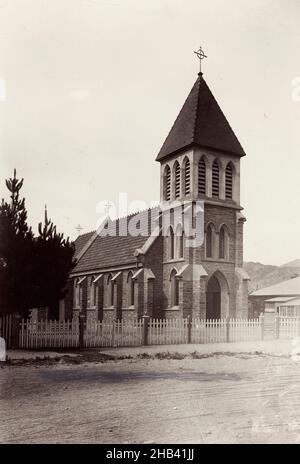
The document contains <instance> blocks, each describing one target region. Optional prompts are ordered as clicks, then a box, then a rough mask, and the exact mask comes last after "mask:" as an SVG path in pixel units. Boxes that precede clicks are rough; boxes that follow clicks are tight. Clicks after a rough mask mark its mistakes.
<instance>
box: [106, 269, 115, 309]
mask: <svg viewBox="0 0 300 464" xmlns="http://www.w3.org/2000/svg"><path fill="white" fill-rule="evenodd" d="M107 303H108V306H113V305H114V281H113V280H112V275H111V274H109V276H108V278H107Z"/></svg>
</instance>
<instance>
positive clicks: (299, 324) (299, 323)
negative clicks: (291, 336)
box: [297, 317, 300, 337]
mask: <svg viewBox="0 0 300 464" xmlns="http://www.w3.org/2000/svg"><path fill="white" fill-rule="evenodd" d="M297 322H298V337H300V317H298V318H297Z"/></svg>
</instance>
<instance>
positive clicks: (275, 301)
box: [249, 277, 300, 318]
mask: <svg viewBox="0 0 300 464" xmlns="http://www.w3.org/2000/svg"><path fill="white" fill-rule="evenodd" d="M299 298H300V277H294V278H293V279H288V280H284V281H283V282H280V283H278V284H275V285H271V286H270V287H265V288H261V289H260V290H256V291H254V292H252V293H250V294H249V317H253V318H256V317H259V315H260V314H261V313H263V312H265V311H266V312H277V313H279V314H280V315H282V316H292V315H293V316H294V315H296V314H297V312H298V309H297V307H298V306H299ZM288 308H289V309H288ZM299 315H300V314H299Z"/></svg>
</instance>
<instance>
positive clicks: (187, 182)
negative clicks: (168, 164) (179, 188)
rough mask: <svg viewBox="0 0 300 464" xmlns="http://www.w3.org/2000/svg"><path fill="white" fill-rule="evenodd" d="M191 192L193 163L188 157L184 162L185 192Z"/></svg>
mask: <svg viewBox="0 0 300 464" xmlns="http://www.w3.org/2000/svg"><path fill="white" fill-rule="evenodd" d="M190 193H191V163H190V160H189V159H188V158H187V159H186V160H185V163H184V194H185V195H189V194H190Z"/></svg>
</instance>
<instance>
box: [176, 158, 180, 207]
mask: <svg viewBox="0 0 300 464" xmlns="http://www.w3.org/2000/svg"><path fill="white" fill-rule="evenodd" d="M175 198H176V199H177V198H180V166H179V163H176V166H175Z"/></svg>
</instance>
